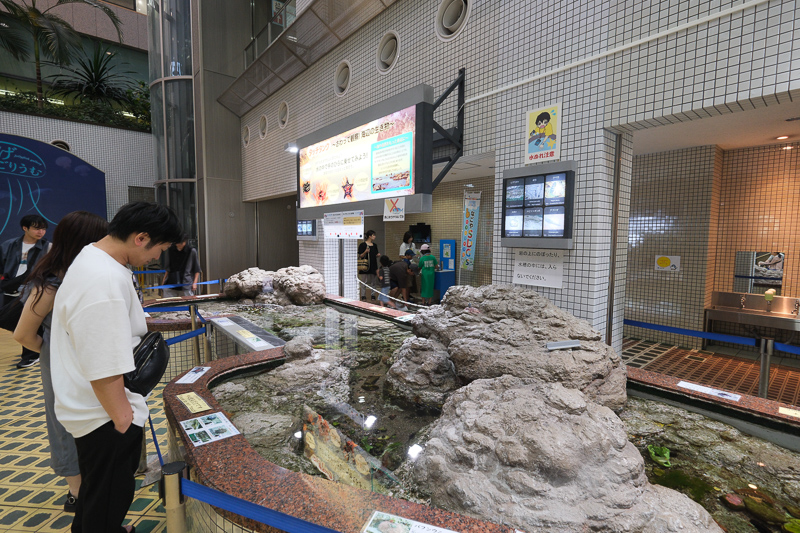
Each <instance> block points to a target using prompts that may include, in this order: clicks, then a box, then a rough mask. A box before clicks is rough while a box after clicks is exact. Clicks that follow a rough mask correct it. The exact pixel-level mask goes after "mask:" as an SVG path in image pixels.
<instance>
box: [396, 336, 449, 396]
mask: <svg viewBox="0 0 800 533" xmlns="http://www.w3.org/2000/svg"><path fill="white" fill-rule="evenodd" d="M393 358H394V360H395V361H396V362H395V363H394V364H393V365H392V367H391V368H390V369H389V372H388V374H387V376H386V393H387V394H388V395H389V396H391V397H392V398H394V399H395V400H397V401H399V402H401V403H405V404H407V405H413V406H419V407H423V408H424V407H433V408H435V409H437V410H438V409H441V407H442V405H443V404H444V401H445V399H446V398H447V396H448V394H449V393H450V392H451V391H454V390H456V389H457V388H458V387H459V380H458V377H457V376H456V371H455V367H454V366H453V362H452V361H450V358H449V357H448V355H447V349H446V348H445V347H444V346H443V345H442V344H441V343H439V342H437V341H434V340H430V339H420V338H419V337H414V338H411V339H407V340H406V341H405V342H404V343H403V345H402V346H401V347H400V348H399V349H398V350H397V352H395V354H394V356H393Z"/></svg>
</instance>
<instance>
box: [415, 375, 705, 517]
mask: <svg viewBox="0 0 800 533" xmlns="http://www.w3.org/2000/svg"><path fill="white" fill-rule="evenodd" d="M429 434H430V440H428V442H427V444H426V446H425V451H424V452H423V454H422V455H421V456H420V457H419V458H418V459H417V460H416V463H415V465H414V466H413V469H412V476H413V479H414V481H415V482H416V483H417V484H418V486H419V487H420V488H422V489H423V490H425V491H426V492H427V493H429V494H430V496H431V501H432V503H433V504H434V505H437V506H441V507H444V508H447V509H451V510H456V511H458V512H461V513H464V514H469V515H472V516H478V517H482V518H485V519H496V518H497V517H503V521H504V522H506V523H507V524H509V525H512V526H514V527H516V528H519V529H524V530H526V531H537V530H542V529H552V530H556V531H586V530H591V531H609V532H611V531H677V530H683V531H719V529H718V528H717V526H716V525H715V524H714V522H713V520H712V519H711V517H710V516H709V515H708V513H706V512H705V510H704V509H702V507H700V506H699V505H697V504H696V503H694V502H692V501H691V500H689V499H688V498H687V497H685V496H683V495H681V494H679V493H677V492H674V491H670V490H666V489H663V488H661V487H654V486H652V485H650V484H649V483H648V482H647V478H646V477H645V468H644V461H643V459H642V457H641V455H640V453H639V452H638V450H637V449H636V448H635V447H634V446H633V445H632V444H631V443H630V442H628V440H627V437H626V434H625V426H624V425H623V423H622V422H621V421H620V419H619V418H618V417H617V415H616V414H614V412H613V411H612V410H610V409H609V408H607V407H604V406H602V405H599V404H597V403H595V402H592V401H591V400H589V399H588V397H587V396H586V395H584V394H583V393H581V392H580V391H578V390H575V389H569V388H565V387H563V386H562V385H561V384H558V383H544V382H541V381H538V380H532V379H521V378H516V377H513V376H508V375H506V376H503V377H500V378H495V379H490V380H476V381H473V382H472V383H471V384H469V385H467V386H466V387H463V388H461V389H459V390H458V391H456V392H454V393H453V394H452V395H451V396H450V397H449V398H448V400H447V402H446V403H445V406H444V409H443V412H442V416H441V417H440V418H439V419H438V420H437V421H436V422H435V423H434V424H433V426H432V428H431V430H430V432H429ZM672 528H674V529H672Z"/></svg>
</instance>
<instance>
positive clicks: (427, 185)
mask: <svg viewBox="0 0 800 533" xmlns="http://www.w3.org/2000/svg"><path fill="white" fill-rule="evenodd" d="M432 102H433V88H432V87H429V86H427V85H419V86H417V87H414V88H412V89H409V90H407V91H404V92H403V93H400V94H398V95H396V96H394V97H392V98H389V99H387V100H384V101H383V102H380V103H378V104H375V105H373V106H370V107H369V108H367V109H364V110H363V111H360V112H358V113H355V114H353V115H350V116H349V117H347V118H345V119H342V120H340V121H337V122H335V123H333V124H331V125H329V126H326V127H324V128H322V129H320V130H317V131H316V132H314V133H312V134H309V135H306V136H304V137H301V138H300V139H298V140H297V147H298V152H297V154H296V162H297V167H296V168H297V174H296V178H297V206H298V209H297V218H298V219H312V218H314V219H318V218H323V216H324V214H325V213H332V212H340V211H352V210H363V211H364V214H365V215H367V216H375V215H382V214H383V205H384V202H385V199H386V198H395V197H397V196H403V197H405V198H406V209H405V210H406V213H429V212H430V211H431V208H432V196H431V195H432V192H433V185H432V175H433V105H432ZM409 107H414V108H415V109H414V114H415V122H414V129H413V132H412V134H413V143H412V146H413V149H412V150H413V152H412V154H413V155H412V164H411V167H412V168H411V170H410V174H411V177H413V188H414V194H402V191H401V190H398V191H397V192H398V194H396V195H393V194H380V195H379V196H376V197H371V198H369V199H364V200H356V201H351V200H344V199H343V198H339V199H338V201H337V202H336V203H326V204H325V205H313V206H307V202H305V201H303V199H302V197H303V195H304V194H306V192H307V191H304V190H303V184H302V181H301V175H300V170H301V168H300V152H301V151H302V150H304V149H306V148H308V147H311V146H314V145H318V144H321V143H324V142H326V141H330V140H331V139H336V138H337V137H340V136H342V135H343V134H344V133H345V132H350V131H351V130H358V128H361V127H362V126H365V125H368V124H370V123H371V122H374V121H380V120H382V119H384V118H386V117H388V116H390V115H392V114H395V113H398V112H400V111H402V110H405V109H408V108H409ZM395 138H397V137H392V139H395ZM384 140H388V139H382V140H381V142H382V141H384ZM376 141H377V138H376ZM374 144H377V142H376V143H374ZM374 144H373V145H371V147H370V151H371V152H372V151H373V148H374ZM371 157H372V156H371ZM371 164H372V160H371V159H370V165H371ZM371 171H372V167H370V173H371ZM373 179H374V176H372V175H370V178H369V183H370V185H371V186H372V185H373V183H372V182H373ZM333 186H336V187H338V186H339V184H338V183H336V184H334V185H333ZM362 193H363V191H362ZM370 195H371V193H370Z"/></svg>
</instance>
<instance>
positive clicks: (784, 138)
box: [775, 135, 789, 141]
mask: <svg viewBox="0 0 800 533" xmlns="http://www.w3.org/2000/svg"><path fill="white" fill-rule="evenodd" d="M775 138H776V139H778V140H779V141H785V140H786V139H788V138H789V136H788V135H781V136H780V137H775Z"/></svg>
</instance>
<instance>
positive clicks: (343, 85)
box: [333, 60, 352, 96]
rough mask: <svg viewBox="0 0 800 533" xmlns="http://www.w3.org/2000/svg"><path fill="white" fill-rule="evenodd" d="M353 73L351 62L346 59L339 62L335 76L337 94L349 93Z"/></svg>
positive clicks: (334, 90)
mask: <svg viewBox="0 0 800 533" xmlns="http://www.w3.org/2000/svg"><path fill="white" fill-rule="evenodd" d="M351 75H352V69H351V68H350V62H349V61H347V60H345V61H342V62H341V63H339V65H338V66H337V67H336V71H335V72H334V76H333V93H334V94H335V95H336V96H344V95H345V94H346V93H347V89H349V88H350V77H351Z"/></svg>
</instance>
